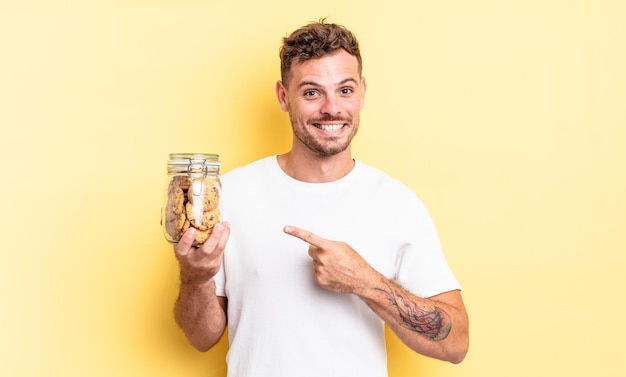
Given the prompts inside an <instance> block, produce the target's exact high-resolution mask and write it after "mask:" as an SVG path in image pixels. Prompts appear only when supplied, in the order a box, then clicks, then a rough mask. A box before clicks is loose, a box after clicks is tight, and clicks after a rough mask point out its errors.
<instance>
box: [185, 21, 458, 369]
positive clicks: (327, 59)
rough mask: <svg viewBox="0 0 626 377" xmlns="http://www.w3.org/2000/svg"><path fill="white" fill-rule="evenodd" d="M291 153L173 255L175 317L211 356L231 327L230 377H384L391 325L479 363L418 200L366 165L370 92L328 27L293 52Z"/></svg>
mask: <svg viewBox="0 0 626 377" xmlns="http://www.w3.org/2000/svg"><path fill="white" fill-rule="evenodd" d="M280 56H281V76H282V77H281V80H280V81H279V82H278V83H277V84H276V94H277V97H278V102H279V103H280V106H281V108H282V109H283V111H285V112H287V113H289V117H290V120H291V125H292V129H293V143H292V148H291V150H290V151H289V152H287V153H285V154H281V155H276V156H271V157H267V158H264V159H261V160H259V161H256V162H253V163H251V164H249V165H247V166H244V167H242V168H238V169H235V170H233V171H231V172H229V173H227V174H225V175H224V176H223V177H222V186H223V190H222V206H223V207H222V208H223V213H224V215H225V216H224V217H225V218H224V220H225V221H224V222H223V223H221V224H218V225H217V226H216V227H215V229H214V231H213V234H212V235H211V237H210V238H209V239H208V240H207V241H206V242H205V243H204V245H202V246H201V247H199V248H194V247H191V243H192V240H193V238H194V233H193V230H191V229H190V231H188V232H187V233H186V234H185V235H184V236H183V239H182V240H181V241H180V242H179V243H178V245H176V247H175V254H176V256H177V258H178V260H179V262H180V271H181V285H180V296H179V299H178V301H177V303H176V307H175V315H176V320H177V322H178V324H179V325H180V326H181V328H182V329H183V331H184V332H185V334H186V336H187V338H188V339H189V342H190V343H191V344H192V345H193V346H194V347H196V348H197V349H199V350H202V351H206V350H208V349H210V348H211V347H212V346H213V345H214V344H215V343H217V342H218V340H219V339H220V337H221V336H222V334H223V333H224V330H225V329H226V326H228V330H229V331H228V336H229V345H230V348H229V352H228V356H227V363H228V376H229V377H248V376H254V377H264V376H268V377H270V376H271V377H294V376H298V377H306V376H315V377H318V376H324V377H329V376H341V377H345V376H360V377H384V376H387V361H386V349H385V339H384V323H387V325H388V326H389V327H390V328H391V329H392V330H393V331H394V332H395V333H396V334H397V335H398V337H399V338H400V339H401V340H402V341H403V342H404V343H405V344H406V345H407V346H409V347H410V348H411V349H413V350H414V351H415V352H418V353H420V354H423V355H426V356H430V357H434V358H437V359H441V360H447V361H450V362H453V363H459V362H461V361H462V360H463V358H464V357H465V354H466V352H467V349H468V343H469V340H468V339H469V337H468V318H467V313H466V311H465V307H464V304H463V300H462V298H461V293H460V286H459V284H458V282H457V281H456V279H455V278H454V275H453V274H452V272H451V271H450V269H449V267H448V265H447V262H446V260H445V258H444V256H443V254H442V252H441V247H440V243H439V239H438V236H437V232H436V230H435V227H434V225H433V223H432V220H431V218H430V216H429V214H428V212H427V210H426V209H425V207H424V206H423V204H422V203H421V202H420V200H419V199H418V197H417V196H416V195H415V194H414V193H413V192H412V191H410V190H409V189H408V188H407V187H406V186H404V185H403V184H401V183H400V182H398V181H397V180H395V179H393V178H391V177H389V176H388V175H386V174H385V173H383V172H381V171H379V170H377V169H375V168H372V167H370V166H367V165H365V164H363V163H360V162H358V161H355V160H354V159H353V157H352V155H351V152H350V143H351V141H352V138H353V137H354V135H355V134H356V133H357V130H358V127H359V112H360V110H361V108H362V107H363V104H364V98H365V91H366V83H365V79H364V78H363V77H362V75H361V70H362V67H361V55H360V52H359V46H358V42H357V40H356V38H355V37H354V36H353V35H352V33H351V32H349V31H348V30H346V29H345V28H344V27H342V26H339V25H335V24H327V23H325V22H324V21H320V22H318V23H312V24H309V25H306V26H304V27H302V28H300V29H298V30H296V31H295V32H294V33H292V34H291V35H290V36H289V37H287V38H285V39H284V41H283V46H282V47H281V51H280Z"/></svg>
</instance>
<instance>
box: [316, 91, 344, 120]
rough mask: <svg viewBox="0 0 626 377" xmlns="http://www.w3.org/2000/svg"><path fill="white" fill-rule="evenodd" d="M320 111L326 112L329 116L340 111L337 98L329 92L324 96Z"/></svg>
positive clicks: (335, 114)
mask: <svg viewBox="0 0 626 377" xmlns="http://www.w3.org/2000/svg"><path fill="white" fill-rule="evenodd" d="M320 111H321V112H322V113H323V114H328V115H331V116H337V115H339V114H340V113H341V110H340V107H339V102H338V98H337V97H336V96H335V95H333V94H329V95H327V96H325V97H324V103H323V104H322V107H321V108H320Z"/></svg>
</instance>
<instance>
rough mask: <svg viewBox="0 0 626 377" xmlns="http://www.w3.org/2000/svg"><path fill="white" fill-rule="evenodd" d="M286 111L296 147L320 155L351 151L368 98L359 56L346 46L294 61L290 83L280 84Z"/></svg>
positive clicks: (277, 90) (282, 106)
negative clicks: (344, 48)
mask: <svg viewBox="0 0 626 377" xmlns="http://www.w3.org/2000/svg"><path fill="white" fill-rule="evenodd" d="M276 94H277V96H278V101H279V102H280V106H281V108H282V109H283V111H286V112H288V113H289V118H290V120H291V127H292V128H293V133H294V141H293V150H294V151H296V152H297V151H298V150H300V149H306V150H308V151H309V152H313V153H314V154H316V155H317V156H334V155H337V154H339V153H341V152H344V151H347V153H349V147H350V142H351V141H352V138H353V137H354V135H356V133H357V130H358V128H359V112H360V110H361V109H362V108H363V104H364V98H365V79H364V78H363V77H361V75H360V74H359V64H358V61H357V58H356V57H355V56H353V55H350V54H349V53H348V52H347V51H345V50H338V51H337V52H335V53H334V54H332V55H326V56H323V57H321V58H314V59H309V60H306V61H304V62H301V63H300V62H298V63H295V62H294V63H293V64H292V66H291V69H290V72H289V86H288V87H285V86H284V84H283V82H282V81H279V82H278V83H277V84H276Z"/></svg>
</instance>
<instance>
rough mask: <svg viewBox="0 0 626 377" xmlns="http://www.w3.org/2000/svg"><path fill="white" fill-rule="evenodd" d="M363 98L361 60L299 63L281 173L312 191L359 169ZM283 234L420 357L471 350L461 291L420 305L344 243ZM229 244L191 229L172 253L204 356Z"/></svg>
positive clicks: (454, 358) (287, 94)
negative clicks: (197, 241) (355, 141)
mask: <svg viewBox="0 0 626 377" xmlns="http://www.w3.org/2000/svg"><path fill="white" fill-rule="evenodd" d="M365 92H366V82H365V79H364V78H363V77H361V75H360V74H359V71H358V62H357V59H356V58H355V57H354V56H352V55H350V54H348V53H347V52H346V51H344V50H340V51H339V52H336V53H334V54H332V55H328V56H325V57H322V58H319V59H311V60H308V61H305V62H300V63H294V64H293V66H292V68H291V71H290V76H289V85H288V86H285V85H284V83H283V82H281V81H279V82H278V83H277V84H276V95H277V98H278V102H279V104H280V106H281V109H282V110H283V111H285V112H287V113H289V117H290V120H291V123H292V129H293V141H292V148H291V150H290V151H289V152H287V153H285V154H283V155H280V156H278V157H277V158H278V164H279V166H280V167H281V168H282V170H283V171H284V172H285V173H286V174H288V175H290V176H291V177H293V178H295V179H298V180H301V181H305V182H312V183H323V182H331V181H335V180H337V179H340V178H341V177H343V176H345V175H346V174H348V173H349V172H350V171H351V170H352V169H353V168H354V160H353V159H352V156H351V151H350V143H351V141H352V138H353V137H354V135H355V134H356V133H357V131H358V128H359V113H360V110H361V109H362V108H363V105H364V99H365ZM284 232H285V233H287V234H289V235H291V236H293V237H296V238H299V239H301V240H302V241H304V242H306V243H308V244H309V256H310V257H311V262H312V274H314V277H315V280H316V282H317V284H319V285H320V286H321V287H323V288H325V289H327V290H329V291H333V292H338V293H343V294H353V295H356V296H358V297H360V298H361V299H362V300H363V301H364V302H365V303H367V305H368V306H369V307H370V308H371V309H372V310H373V311H374V312H375V313H376V314H377V315H378V316H380V318H381V319H383V320H384V321H385V322H386V323H387V324H388V325H389V327H390V328H391V329H392V330H393V331H394V332H395V333H396V334H397V335H398V337H399V338H400V339H401V340H402V341H403V342H404V343H405V344H407V345H408V346H409V347H410V348H411V349H413V350H414V351H415V352H418V353H420V354H423V355H426V356H429V357H433V358H437V359H441V360H446V361H450V362H453V363H459V362H461V361H462V360H463V358H464V357H465V355H466V353H467V349H468V346H469V336H468V317H467V313H466V310H465V306H464V303H463V299H462V297H461V293H460V292H459V291H450V292H445V293H442V294H439V295H437V296H434V297H430V298H419V297H417V296H415V295H413V294H411V293H410V292H408V291H406V290H405V289H403V288H402V287H400V286H398V285H397V284H395V283H394V282H392V281H390V280H388V279H387V278H386V277H384V276H383V275H381V274H380V273H378V272H377V271H376V270H374V269H373V268H372V267H371V266H370V265H369V264H367V262H366V261H365V260H364V259H363V258H362V257H361V256H360V255H359V253H358V252H357V251H356V250H354V249H353V248H352V247H350V245H348V244H346V243H344V242H340V241H332V240H327V239H323V238H321V237H318V236H317V235H315V234H313V233H311V232H309V231H307V230H305V229H300V228H298V227H296V226H292V225H288V226H285V228H284ZM229 236H230V226H229V224H228V223H227V222H224V223H222V224H218V225H216V227H215V229H214V231H213V233H212V234H211V236H210V237H209V239H208V240H207V241H206V242H205V243H204V244H203V245H202V246H201V247H199V248H194V247H192V246H191V245H192V242H193V239H194V230H193V229H190V230H189V231H188V232H187V233H185V234H184V236H183V238H182V239H181V241H180V242H179V243H178V244H177V245H176V246H175V248H174V251H175V254H176V257H177V258H178V260H179V263H180V270H181V286H180V295H179V298H178V300H177V302H176V306H175V316H176V320H177V322H178V324H179V325H180V326H181V328H182V329H183V331H184V333H185V334H186V336H187V338H188V340H189V342H190V343H191V344H192V345H193V346H194V347H196V348H197V349H199V350H201V351H206V350H208V349H210V348H211V347H212V346H213V345H215V344H216V343H217V342H218V341H219V339H220V338H221V336H222V334H223V332H224V330H225V328H226V325H227V318H226V307H227V299H226V298H225V297H218V296H216V295H215V283H214V281H213V277H214V276H215V274H217V272H218V270H219V268H220V264H221V261H222V257H223V253H224V248H225V246H226V243H227V241H228V237H229Z"/></svg>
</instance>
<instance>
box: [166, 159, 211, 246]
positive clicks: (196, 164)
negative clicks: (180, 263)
mask: <svg viewBox="0 0 626 377" xmlns="http://www.w3.org/2000/svg"><path fill="white" fill-rule="evenodd" d="M219 175H220V157H219V155H217V154H205V153H172V154H170V155H169V160H168V162H167V180H166V182H165V189H164V193H163V205H162V207H161V226H162V228H163V233H164V234H165V239H167V241H168V242H170V243H172V244H176V243H178V241H180V239H181V237H182V235H183V233H185V231H186V230H187V229H189V228H190V227H193V228H195V229H196V239H195V240H194V243H193V245H194V246H199V245H201V244H203V243H204V241H206V240H207V238H209V235H211V232H212V231H213V227H214V226H215V224H217V223H218V222H219V221H220V205H219V204H220V190H221V189H222V186H221V182H220V178H219Z"/></svg>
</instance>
